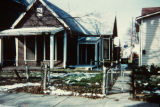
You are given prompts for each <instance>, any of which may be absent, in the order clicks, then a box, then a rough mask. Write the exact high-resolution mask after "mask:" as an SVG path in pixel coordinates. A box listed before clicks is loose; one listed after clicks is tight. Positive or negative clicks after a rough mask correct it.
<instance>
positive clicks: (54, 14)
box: [39, 0, 69, 28]
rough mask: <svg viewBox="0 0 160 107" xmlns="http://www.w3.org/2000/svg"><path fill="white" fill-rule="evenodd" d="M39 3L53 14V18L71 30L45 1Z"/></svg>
mask: <svg viewBox="0 0 160 107" xmlns="http://www.w3.org/2000/svg"><path fill="white" fill-rule="evenodd" d="M39 1H40V2H41V3H42V4H43V5H44V6H45V7H46V8H47V9H48V10H49V11H50V12H51V13H52V14H53V16H55V17H56V18H57V20H59V21H60V22H61V23H62V24H63V25H64V26H65V27H66V28H69V26H68V25H67V24H66V23H65V22H64V21H63V20H62V19H60V18H59V16H58V15H57V14H56V12H54V11H53V10H52V9H51V8H50V7H49V6H48V5H47V4H46V3H45V2H44V1H43V0H39Z"/></svg>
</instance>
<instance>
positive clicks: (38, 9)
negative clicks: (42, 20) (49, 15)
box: [36, 7, 43, 17]
mask: <svg viewBox="0 0 160 107" xmlns="http://www.w3.org/2000/svg"><path fill="white" fill-rule="evenodd" d="M36 12H37V17H42V16H43V8H42V7H39V8H37V11H36Z"/></svg>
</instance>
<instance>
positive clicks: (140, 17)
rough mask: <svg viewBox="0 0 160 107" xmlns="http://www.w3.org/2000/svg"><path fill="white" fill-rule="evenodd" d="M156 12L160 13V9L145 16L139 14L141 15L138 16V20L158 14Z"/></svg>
mask: <svg viewBox="0 0 160 107" xmlns="http://www.w3.org/2000/svg"><path fill="white" fill-rule="evenodd" d="M156 14H160V11H158V12H155V13H151V14H147V15H145V16H139V17H137V18H136V20H140V19H143V18H146V17H149V16H153V15H156Z"/></svg>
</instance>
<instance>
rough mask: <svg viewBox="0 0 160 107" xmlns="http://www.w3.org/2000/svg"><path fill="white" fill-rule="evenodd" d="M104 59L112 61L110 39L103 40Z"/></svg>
mask: <svg viewBox="0 0 160 107" xmlns="http://www.w3.org/2000/svg"><path fill="white" fill-rule="evenodd" d="M103 58H104V59H107V60H110V39H103Z"/></svg>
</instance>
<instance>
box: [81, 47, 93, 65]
mask: <svg viewBox="0 0 160 107" xmlns="http://www.w3.org/2000/svg"><path fill="white" fill-rule="evenodd" d="M79 49H80V51H79V56H80V60H79V61H80V62H79V64H81V65H90V64H91V61H94V60H95V59H94V58H95V57H94V56H95V51H94V50H95V46H94V45H93V44H80V46H79ZM92 64H94V62H93V63H92Z"/></svg>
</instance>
